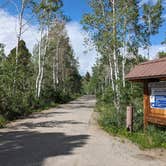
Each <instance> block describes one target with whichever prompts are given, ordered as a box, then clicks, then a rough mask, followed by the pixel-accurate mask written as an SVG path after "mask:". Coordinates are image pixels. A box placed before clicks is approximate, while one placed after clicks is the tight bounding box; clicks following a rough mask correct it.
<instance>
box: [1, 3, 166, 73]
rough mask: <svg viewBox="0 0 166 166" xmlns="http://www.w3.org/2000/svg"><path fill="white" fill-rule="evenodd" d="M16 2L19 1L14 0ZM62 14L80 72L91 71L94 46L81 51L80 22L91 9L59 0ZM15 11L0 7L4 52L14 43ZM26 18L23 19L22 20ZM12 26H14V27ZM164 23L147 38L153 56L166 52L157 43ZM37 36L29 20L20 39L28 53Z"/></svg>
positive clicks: (161, 35)
mask: <svg viewBox="0 0 166 166" xmlns="http://www.w3.org/2000/svg"><path fill="white" fill-rule="evenodd" d="M5 1H7V0H0V7H1V5H2V4H5ZM14 1H16V2H17V1H19V0H14ZM147 1H150V2H153V3H155V2H156V0H142V2H143V3H144V2H147ZM63 2H64V6H63V11H64V14H65V15H67V16H68V17H70V18H71V22H70V23H68V24H67V26H66V29H67V33H68V35H69V38H70V41H71V45H72V47H73V49H74V52H75V56H76V57H77V58H79V63H80V73H81V74H82V75H84V74H85V73H86V71H91V67H92V66H93V64H94V63H95V59H96V57H97V52H96V50H95V49H89V48H88V49H89V50H90V51H88V53H87V54H85V53H84V52H85V51H86V50H87V47H86V46H85V43H84V37H85V36H86V37H88V36H87V34H86V33H85V32H84V31H83V30H82V25H81V24H80V21H81V19H82V16H83V14H84V13H87V12H90V11H91V9H90V8H89V6H88V0H63ZM163 2H164V4H165V6H164V7H165V10H164V12H163V17H164V18H165V19H166V0H163ZM16 16H17V14H16V10H15V9H14V7H13V5H7V6H6V7H5V8H0V42H1V43H4V44H5V45H6V47H5V50H6V54H8V53H9V51H10V50H11V49H12V48H13V47H15V45H16V29H17V27H16V25H17V17H16ZM26 19H27V18H26V17H25V20H24V21H26ZM15 27H16V28H15ZM165 32H166V22H164V23H163V26H162V27H161V28H160V30H159V34H157V35H155V36H153V37H152V38H151V43H152V47H151V49H150V56H151V57H152V58H154V57H155V55H156V54H157V52H159V51H166V47H165V46H163V45H161V44H160V43H161V42H162V41H163V40H164V38H165V36H166V34H165ZM38 36H39V31H38V27H37V25H36V24H35V23H31V25H30V26H29V28H28V31H27V32H26V33H25V34H24V35H23V39H24V40H25V41H26V44H27V47H28V48H29V50H30V51H31V52H32V50H33V46H34V44H35V43H36V42H37V39H38ZM139 52H140V54H142V55H147V52H146V50H143V49H142V48H140V49H139Z"/></svg>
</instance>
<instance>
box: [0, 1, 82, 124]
mask: <svg viewBox="0 0 166 166" xmlns="http://www.w3.org/2000/svg"><path fill="white" fill-rule="evenodd" d="M8 3H9V4H8V5H12V4H10V2H8ZM15 6H17V7H18V9H19V11H20V13H18V16H19V17H18V18H19V19H18V23H19V24H18V26H19V28H18V29H19V30H18V32H17V34H16V35H17V37H18V38H17V40H18V42H17V45H16V47H15V48H13V49H12V50H11V51H10V53H9V54H8V55H6V54H5V51H4V49H5V45H4V44H3V43H1V44H0V127H3V126H4V125H5V124H6V122H7V121H10V120H14V119H16V118H19V117H22V116H26V115H28V114H30V113H32V112H34V111H39V110H41V109H45V108H49V107H51V106H56V105H57V104H58V103H66V102H68V101H70V100H72V99H73V98H75V97H76V96H78V95H79V94H80V91H81V90H80V89H81V76H80V74H79V72H78V61H77V60H76V59H75V57H74V52H73V49H72V47H71V45H70V43H69V37H68V35H67V32H66V29H65V25H66V23H67V19H66V16H64V15H63V13H62V12H61V7H62V6H63V3H62V1H61V0H57V1H47V0H46V1H45V0H44V1H32V0H28V1H18V2H16V3H15ZM12 7H13V10H15V7H14V5H12ZM30 14H32V16H33V17H32V16H31V17H32V18H34V20H35V22H36V23H37V24H38V25H39V34H40V36H39V39H36V41H37V43H36V45H35V46H34V49H33V53H30V52H29V50H28V48H27V47H26V41H23V40H22V34H23V33H24V32H25V31H26V28H27V26H28V25H26V24H28V23H27V22H25V21H24V17H27V16H29V15H30ZM34 20H30V21H34ZM13 28H14V27H13Z"/></svg>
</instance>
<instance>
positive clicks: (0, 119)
mask: <svg viewBox="0 0 166 166" xmlns="http://www.w3.org/2000/svg"><path fill="white" fill-rule="evenodd" d="M5 124H6V119H5V118H4V117H3V116H2V115H0V128H2V127H4V126H5Z"/></svg>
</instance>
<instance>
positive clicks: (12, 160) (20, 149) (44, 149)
mask: <svg viewBox="0 0 166 166" xmlns="http://www.w3.org/2000/svg"><path fill="white" fill-rule="evenodd" d="M88 138H89V135H74V136H73V135H65V134H64V133H38V132H25V131H15V132H14V131H13V132H7V133H0V166H41V165H42V162H43V161H44V159H46V158H48V157H53V156H59V155H69V154H72V151H73V150H74V149H75V148H78V147H82V146H84V145H85V144H86V141H87V139H88Z"/></svg>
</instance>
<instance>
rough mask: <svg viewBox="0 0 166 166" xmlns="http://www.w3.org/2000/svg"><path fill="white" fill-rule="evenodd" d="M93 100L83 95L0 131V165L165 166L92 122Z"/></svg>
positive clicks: (149, 152) (155, 157)
mask: <svg viewBox="0 0 166 166" xmlns="http://www.w3.org/2000/svg"><path fill="white" fill-rule="evenodd" d="M94 105H95V99H94V98H93V97H92V96H84V97H81V98H80V99H78V100H76V101H73V102H71V103H69V104H64V105H60V106H59V107H58V108H54V109H50V110H47V111H43V112H41V113H37V114H34V115H31V116H30V117H28V118H26V119H23V120H18V121H16V122H12V123H10V124H9V125H8V128H5V129H1V130H0V166H166V160H165V159H164V157H163V156H162V155H163V153H162V154H160V151H158V153H157V154H158V155H157V156H156V151H155V152H154V151H141V150H139V149H138V147H137V146H135V145H133V144H131V143H130V142H128V141H126V140H125V141H124V140H123V141H122V140H120V139H118V138H114V137H112V136H110V135H108V134H107V133H105V132H104V131H102V130H101V129H99V128H98V127H97V126H96V125H94V124H93V123H92V120H91V117H92V113H93V107H94Z"/></svg>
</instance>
